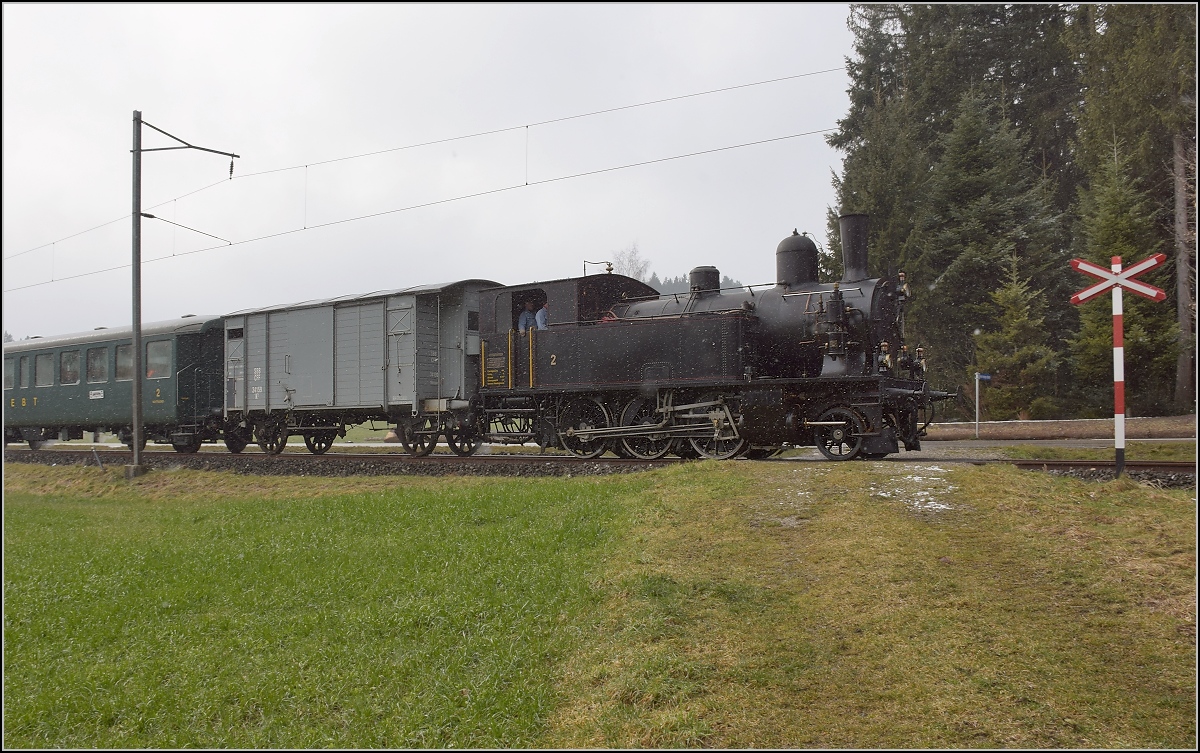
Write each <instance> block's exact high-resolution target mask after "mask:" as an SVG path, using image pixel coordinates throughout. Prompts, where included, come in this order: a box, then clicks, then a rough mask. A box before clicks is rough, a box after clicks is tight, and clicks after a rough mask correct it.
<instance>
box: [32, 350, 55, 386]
mask: <svg viewBox="0 0 1200 753" xmlns="http://www.w3.org/2000/svg"><path fill="white" fill-rule="evenodd" d="M33 385H34V386H35V387H53V386H54V354H53V353H42V354H41V355H38V356H34V359H33Z"/></svg>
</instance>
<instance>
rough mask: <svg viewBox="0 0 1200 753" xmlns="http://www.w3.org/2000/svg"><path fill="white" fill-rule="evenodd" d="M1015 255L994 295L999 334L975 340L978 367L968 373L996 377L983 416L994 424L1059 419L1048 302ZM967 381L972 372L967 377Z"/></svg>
mask: <svg viewBox="0 0 1200 753" xmlns="http://www.w3.org/2000/svg"><path fill="white" fill-rule="evenodd" d="M1019 269H1020V264H1019V261H1018V259H1017V256H1016V254H1013V255H1011V256H1010V257H1009V263H1008V270H1007V273H1008V280H1007V282H1006V283H1005V284H1004V286H1003V287H1001V288H1000V289H999V290H996V291H995V292H993V293H992V294H991V299H992V304H993V305H994V307H995V322H996V324H995V325H994V326H995V329H994V330H992V331H987V332H984V331H980V332H979V334H976V335H975V360H976V364H975V366H974V367H973V368H971V369H969V372H975V371H980V372H983V373H987V374H991V376H992V379H991V381H990V382H989V383H988V386H987V388H986V389H985V390H984V392H983V394H982V396H981V399H980V403H981V411H982V412H983V413H984V415H985V416H986V417H987V418H988V420H992V421H1004V420H1011V419H1016V418H1022V419H1028V418H1035V419H1040V418H1054V417H1056V416H1057V415H1058V414H1059V410H1060V407H1059V404H1058V402H1057V401H1056V399H1055V395H1054V392H1055V371H1056V366H1057V364H1056V362H1057V360H1058V359H1057V354H1056V353H1055V352H1054V350H1053V349H1052V348H1051V347H1050V345H1049V337H1048V335H1047V332H1046V328H1045V318H1044V317H1043V316H1042V311H1043V310H1044V308H1045V306H1044V298H1043V296H1042V295H1041V294H1039V293H1038V291H1036V290H1034V289H1032V288H1030V286H1029V281H1028V280H1027V279H1022V278H1021V277H1020V273H1019ZM966 378H967V380H968V381H970V380H972V379H974V375H973V373H968V374H967V375H966Z"/></svg>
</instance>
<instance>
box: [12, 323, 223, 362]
mask: <svg viewBox="0 0 1200 753" xmlns="http://www.w3.org/2000/svg"><path fill="white" fill-rule="evenodd" d="M221 321H222V317H219V316H214V315H211V314H207V315H203V316H197V315H195V314H189V315H188V316H181V317H179V318H178V319H167V320H166V321H162V322H146V323H145V324H143V325H142V338H143V339H145V338H147V337H154V336H157V335H189V334H195V333H197V332H203V331H204V330H206V329H210V328H211V327H213V326H217V325H219V324H220V322H221ZM132 337H133V325H132V324H130V325H129V326H126V327H100V328H98V329H94V330H92V331H91V332H76V333H75V334H71V335H54V336H52V337H34V338H31V339H29V340H17V341H16V342H11V343H5V344H4V353H5V354H6V355H7V354H9V353H25V352H28V351H31V350H42V349H43V348H61V347H64V346H68V345H84V344H87V343H97V342H108V341H111V340H128V339H130V338H132Z"/></svg>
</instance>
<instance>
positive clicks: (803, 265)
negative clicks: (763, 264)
mask: <svg viewBox="0 0 1200 753" xmlns="http://www.w3.org/2000/svg"><path fill="white" fill-rule="evenodd" d="M775 280H776V282H778V283H779V284H780V285H784V286H786V287H789V288H790V287H791V286H793V285H800V284H803V283H807V282H816V281H817V244H816V243H813V240H812V238H809V237H808V236H807V235H800V233H799V232H798V231H796V230H793V231H792V234H791V235H790V236H789V237H787V238H784V239H783V240H781V241H780V242H779V246H778V247H776V249H775Z"/></svg>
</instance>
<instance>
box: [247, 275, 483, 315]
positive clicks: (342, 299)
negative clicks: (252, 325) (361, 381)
mask: <svg viewBox="0 0 1200 753" xmlns="http://www.w3.org/2000/svg"><path fill="white" fill-rule="evenodd" d="M470 283H478V284H479V285H481V286H483V287H489V288H491V287H496V286H497V285H499V284H500V283H498V282H496V281H495V280H457V281H455V282H443V283H438V284H435V285H414V286H413V287H411V288H397V289H396V290H377V291H375V292H374V293H360V294H355V295H343V296H338V297H337V298H324V299H320V300H313V301H303V302H301V303H280V304H276V305H274V306H264V307H262V308H255V309H243V310H242V311H234V312H232V313H229V314H226V316H245V315H246V314H263V313H266V312H268V311H288V310H290V309H304V308H312V307H314V306H331V305H334V304H338V303H353V302H354V301H366V300H370V299H373V298H387V297H390V296H394V295H433V294H436V293H441V292H442V291H445V290H449V289H450V288H455V287H460V286H463V285H468V284H470Z"/></svg>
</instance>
